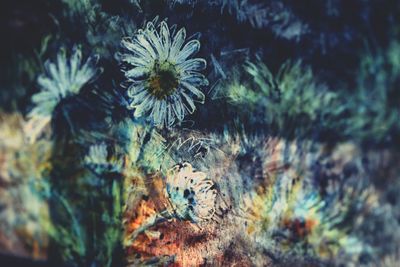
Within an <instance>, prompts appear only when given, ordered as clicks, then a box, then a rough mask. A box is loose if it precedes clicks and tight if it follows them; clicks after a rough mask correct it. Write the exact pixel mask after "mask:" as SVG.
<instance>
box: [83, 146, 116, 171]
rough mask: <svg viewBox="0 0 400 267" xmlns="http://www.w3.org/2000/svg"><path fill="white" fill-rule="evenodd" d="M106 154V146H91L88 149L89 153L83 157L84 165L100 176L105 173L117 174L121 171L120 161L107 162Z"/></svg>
mask: <svg viewBox="0 0 400 267" xmlns="http://www.w3.org/2000/svg"><path fill="white" fill-rule="evenodd" d="M107 156H108V153H107V145H106V144H104V143H101V144H98V145H92V146H90V147H89V153H88V154H87V155H86V156H85V158H84V162H85V165H86V166H87V167H88V168H89V169H90V170H93V171H94V172H95V173H96V174H101V173H103V172H105V171H108V172H119V171H121V169H122V164H123V163H122V161H121V160H109V159H108V157H107Z"/></svg>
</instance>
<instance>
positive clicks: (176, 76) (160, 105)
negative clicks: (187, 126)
mask: <svg viewBox="0 0 400 267" xmlns="http://www.w3.org/2000/svg"><path fill="white" fill-rule="evenodd" d="M159 28H160V29H159V31H158V30H157V29H156V28H155V25H154V24H153V23H152V22H149V23H147V26H146V28H144V29H141V30H139V31H138V33H137V34H136V35H135V36H134V38H133V39H130V38H125V39H123V40H122V45H123V46H124V47H125V48H126V49H128V50H129V53H127V54H122V55H121V61H123V62H125V63H128V64H129V65H130V66H131V68H129V69H127V70H125V76H126V78H127V79H128V83H129V84H130V85H129V87H128V96H129V97H130V98H132V100H131V103H130V107H131V108H134V109H135V111H134V115H135V116H136V117H141V116H148V118H149V119H151V120H152V122H153V123H154V124H155V125H158V126H161V127H163V126H165V125H166V126H167V127H170V126H172V125H173V124H174V122H175V121H176V119H177V120H178V121H182V120H183V118H184V117H185V115H186V114H187V113H190V114H191V113H193V112H194V111H195V109H196V107H195V104H194V101H197V102H200V103H203V102H204V99H205V96H204V94H203V93H202V92H201V91H200V90H199V89H198V87H200V86H205V85H208V81H207V79H206V78H205V76H204V75H202V74H200V73H199V71H201V70H203V69H205V68H206V61H205V60H204V59H202V58H192V59H188V58H189V57H191V56H192V55H194V54H195V53H197V52H198V51H199V49H200V42H199V41H198V40H191V41H189V42H188V43H187V44H186V45H185V46H183V43H184V41H185V38H186V30H185V29H184V28H182V29H180V30H179V31H178V32H177V33H176V34H175V29H173V30H172V33H171V32H170V29H169V28H168V25H167V23H166V22H165V21H162V22H161V23H160V25H159ZM171 29H172V28H171ZM182 46H183V47H182Z"/></svg>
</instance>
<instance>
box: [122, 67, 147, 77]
mask: <svg viewBox="0 0 400 267" xmlns="http://www.w3.org/2000/svg"><path fill="white" fill-rule="evenodd" d="M147 73H148V69H147V67H136V68H133V69H130V70H128V71H126V72H125V76H126V77H128V78H140V77H143V76H144V75H146V74H147Z"/></svg>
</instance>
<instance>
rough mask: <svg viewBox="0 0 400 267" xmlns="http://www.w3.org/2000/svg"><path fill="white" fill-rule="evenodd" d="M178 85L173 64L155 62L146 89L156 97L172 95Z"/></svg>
mask: <svg viewBox="0 0 400 267" xmlns="http://www.w3.org/2000/svg"><path fill="white" fill-rule="evenodd" d="M178 85H179V75H178V72H177V71H176V68H175V66H174V65H173V64H171V63H169V62H162V63H160V62H156V63H155V64H154V67H153V70H152V72H151V74H150V77H149V79H148V90H149V92H150V94H152V95H154V96H155V97H156V98H157V99H164V98H165V97H167V96H169V95H172V94H173V92H174V91H175V90H176V88H177V87H178Z"/></svg>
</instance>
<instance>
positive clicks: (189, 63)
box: [178, 58, 207, 71]
mask: <svg viewBox="0 0 400 267" xmlns="http://www.w3.org/2000/svg"><path fill="white" fill-rule="evenodd" d="M178 67H179V68H180V69H182V70H183V71H200V70H204V69H205V68H206V67H207V62H206V61H205V60H204V59H202V58H192V59H189V60H186V61H184V62H182V63H181V64H179V65H178Z"/></svg>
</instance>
